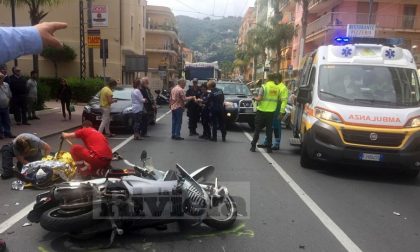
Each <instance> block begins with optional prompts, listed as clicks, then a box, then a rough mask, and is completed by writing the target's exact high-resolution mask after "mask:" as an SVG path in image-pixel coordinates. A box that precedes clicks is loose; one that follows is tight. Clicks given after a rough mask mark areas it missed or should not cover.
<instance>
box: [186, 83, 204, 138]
mask: <svg viewBox="0 0 420 252" xmlns="http://www.w3.org/2000/svg"><path fill="white" fill-rule="evenodd" d="M186 96H187V97H190V96H195V98H197V99H199V98H200V97H201V90H200V87H199V86H198V80H197V79H196V78H194V79H193V85H192V87H190V89H188V91H187V94H186ZM186 107H187V116H188V128H189V129H190V136H198V133H197V123H198V122H199V121H200V113H201V107H200V105H199V104H198V103H197V102H195V101H189V102H188V103H187V104H186Z"/></svg>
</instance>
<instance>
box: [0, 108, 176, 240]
mask: <svg viewBox="0 0 420 252" xmlns="http://www.w3.org/2000/svg"><path fill="white" fill-rule="evenodd" d="M169 113H171V111H170V110H169V111H167V112H166V113H165V114H163V115H161V116H160V117H158V118H157V119H156V122H159V121H160V120H162V119H163V118H164V117H165V116H167V115H168V114H169ZM133 139H134V136H130V137H128V138H127V139H125V140H124V141H123V142H121V143H120V144H119V145H117V146H115V147H114V148H113V149H112V152H115V151H117V150H119V149H121V148H122V147H124V146H125V145H127V144H128V143H129V142H130V141H131V140H133ZM34 205H35V201H34V202H32V203H30V204H29V205H27V206H25V208H23V209H21V210H20V211H19V212H17V213H16V214H15V215H13V216H11V217H10V218H9V219H7V220H5V221H3V222H2V223H1V224H0V234H2V233H4V232H5V231H7V230H8V229H9V228H10V227H12V226H13V225H15V224H16V223H17V222H18V221H20V220H21V219H22V218H24V217H26V216H27V215H28V213H29V212H30V211H31V210H32V208H33V207H34Z"/></svg>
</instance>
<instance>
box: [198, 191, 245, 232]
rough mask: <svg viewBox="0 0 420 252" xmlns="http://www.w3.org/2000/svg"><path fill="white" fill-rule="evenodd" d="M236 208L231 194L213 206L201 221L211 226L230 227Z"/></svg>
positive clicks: (233, 221)
mask: <svg viewBox="0 0 420 252" xmlns="http://www.w3.org/2000/svg"><path fill="white" fill-rule="evenodd" d="M214 210H215V211H214ZM237 215H238V209H237V207H236V203H235V201H234V200H233V198H232V196H230V195H227V196H225V197H224V199H223V202H222V203H220V204H218V206H217V207H213V209H211V211H210V212H209V213H208V215H207V218H206V219H205V220H203V222H204V223H205V224H206V225H207V226H209V227H212V228H215V229H219V230H224V229H228V228H230V227H232V225H233V224H234V223H235V221H236V217H237Z"/></svg>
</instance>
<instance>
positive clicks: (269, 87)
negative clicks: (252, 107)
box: [257, 81, 280, 112]
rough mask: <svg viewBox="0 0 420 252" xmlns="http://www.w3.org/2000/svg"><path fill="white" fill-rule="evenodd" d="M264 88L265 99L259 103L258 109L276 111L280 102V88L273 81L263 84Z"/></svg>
mask: <svg viewBox="0 0 420 252" xmlns="http://www.w3.org/2000/svg"><path fill="white" fill-rule="evenodd" d="M262 88H263V90H264V96H263V99H262V100H261V101H260V102H259V103H258V106H257V110H259V111H262V112H274V111H276V108H277V103H278V102H279V94H280V89H279V88H278V87H277V85H276V84H275V83H274V82H273V81H269V82H267V83H265V84H264V85H263V86H262Z"/></svg>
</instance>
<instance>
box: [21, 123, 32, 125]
mask: <svg viewBox="0 0 420 252" xmlns="http://www.w3.org/2000/svg"><path fill="white" fill-rule="evenodd" d="M22 124H23V125H31V124H30V123H28V122H24V123H22Z"/></svg>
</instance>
